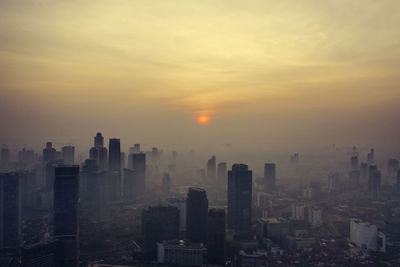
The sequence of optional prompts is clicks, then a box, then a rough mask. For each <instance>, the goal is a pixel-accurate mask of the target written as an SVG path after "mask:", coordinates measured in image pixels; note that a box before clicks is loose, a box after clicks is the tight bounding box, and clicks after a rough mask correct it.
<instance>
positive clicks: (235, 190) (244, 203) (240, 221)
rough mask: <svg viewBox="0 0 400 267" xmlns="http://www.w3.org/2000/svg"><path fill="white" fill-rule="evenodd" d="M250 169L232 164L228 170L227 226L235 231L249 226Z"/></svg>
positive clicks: (247, 228) (250, 198) (250, 202)
mask: <svg viewBox="0 0 400 267" xmlns="http://www.w3.org/2000/svg"><path fill="white" fill-rule="evenodd" d="M251 196H252V171H249V170H248V166H247V165H245V164H234V165H233V166H232V170H231V171H228V228H229V229H233V230H235V231H237V232H241V231H247V230H250V228H251V213H252V211H251V204H252V197H251Z"/></svg>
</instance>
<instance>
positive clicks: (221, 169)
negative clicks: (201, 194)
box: [217, 162, 228, 186]
mask: <svg viewBox="0 0 400 267" xmlns="http://www.w3.org/2000/svg"><path fill="white" fill-rule="evenodd" d="M217 173H218V182H219V183H220V184H222V185H224V186H226V184H227V176H228V168H227V165H226V162H220V163H218V170H217Z"/></svg>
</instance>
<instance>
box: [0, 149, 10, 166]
mask: <svg viewBox="0 0 400 267" xmlns="http://www.w3.org/2000/svg"><path fill="white" fill-rule="evenodd" d="M9 162H10V150H9V149H8V148H6V147H5V145H3V147H2V149H1V160H0V170H6V169H7V168H8V163H9Z"/></svg>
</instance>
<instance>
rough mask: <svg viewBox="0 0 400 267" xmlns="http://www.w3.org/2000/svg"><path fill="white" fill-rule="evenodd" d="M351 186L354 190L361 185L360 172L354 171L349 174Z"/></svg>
mask: <svg viewBox="0 0 400 267" xmlns="http://www.w3.org/2000/svg"><path fill="white" fill-rule="evenodd" d="M349 184H350V187H352V188H357V187H358V186H359V185H360V171H358V170H353V171H351V172H349Z"/></svg>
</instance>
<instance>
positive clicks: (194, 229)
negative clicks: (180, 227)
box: [186, 187, 208, 243]
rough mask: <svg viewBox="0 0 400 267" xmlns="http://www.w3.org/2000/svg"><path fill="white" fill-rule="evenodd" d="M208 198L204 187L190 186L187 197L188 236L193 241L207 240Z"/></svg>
mask: <svg viewBox="0 0 400 267" xmlns="http://www.w3.org/2000/svg"><path fill="white" fill-rule="evenodd" d="M207 213H208V199H207V194H206V191H205V190H204V189H201V188H196V187H190V188H189V192H188V196H187V199H186V237H187V239H188V240H189V241H191V242H197V243H199V242H203V243H204V242H205V241H206V237H207V235H206V233H207Z"/></svg>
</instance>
